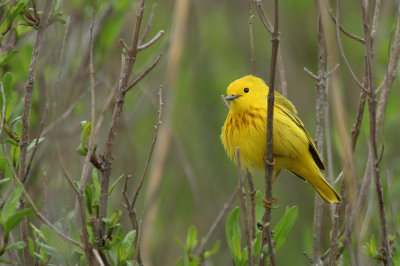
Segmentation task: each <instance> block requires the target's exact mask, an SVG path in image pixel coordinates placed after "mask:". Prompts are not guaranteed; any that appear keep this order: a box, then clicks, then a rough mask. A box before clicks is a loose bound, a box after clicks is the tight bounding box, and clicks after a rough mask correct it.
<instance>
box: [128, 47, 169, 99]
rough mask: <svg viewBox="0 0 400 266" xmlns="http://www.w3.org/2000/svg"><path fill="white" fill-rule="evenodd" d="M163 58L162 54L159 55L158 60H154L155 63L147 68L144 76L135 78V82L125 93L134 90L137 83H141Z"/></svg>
mask: <svg viewBox="0 0 400 266" xmlns="http://www.w3.org/2000/svg"><path fill="white" fill-rule="evenodd" d="M161 57H162V54H159V55H158V56H157V57H156V59H155V60H154V62H153V63H152V64H151V65H150V66H149V67H148V68H146V69H145V70H144V71H143V73H142V74H140V75H139V76H138V77H137V78H135V80H134V81H132V83H131V84H129V86H128V87H127V88H126V89H125V91H129V90H130V89H132V88H133V87H134V86H135V85H136V84H137V83H139V81H141V80H142V79H143V78H144V77H145V76H146V75H147V74H148V73H149V72H150V71H151V70H152V69H153V68H154V67H155V66H156V65H157V64H158V61H160V59H161Z"/></svg>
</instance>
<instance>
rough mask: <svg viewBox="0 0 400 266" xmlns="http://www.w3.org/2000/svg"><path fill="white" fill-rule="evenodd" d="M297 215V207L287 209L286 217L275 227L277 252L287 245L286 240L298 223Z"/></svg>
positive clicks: (274, 237)
mask: <svg viewBox="0 0 400 266" xmlns="http://www.w3.org/2000/svg"><path fill="white" fill-rule="evenodd" d="M297 214H298V209H297V207H296V206H293V207H290V208H286V210H285V214H284V216H283V217H282V219H281V220H280V221H279V223H278V224H277V225H276V226H275V228H274V236H273V239H274V241H275V249H276V250H278V248H279V247H280V246H282V244H283V243H285V241H286V238H287V237H288V235H289V234H290V232H291V231H292V229H293V226H294V223H295V222H296V219H297Z"/></svg>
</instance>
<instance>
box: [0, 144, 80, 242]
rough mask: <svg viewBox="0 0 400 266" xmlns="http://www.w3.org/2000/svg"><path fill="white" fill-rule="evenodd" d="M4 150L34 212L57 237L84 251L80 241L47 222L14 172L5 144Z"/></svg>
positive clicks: (15, 175)
mask: <svg viewBox="0 0 400 266" xmlns="http://www.w3.org/2000/svg"><path fill="white" fill-rule="evenodd" d="M2 148H3V152H4V154H5V155H6V156H5V157H6V160H7V163H8V167H9V169H10V170H11V173H12V174H13V176H14V181H15V182H16V183H17V184H21V185H22V186H23V190H22V194H24V197H25V198H26V200H27V201H28V202H29V204H30V205H31V207H32V209H33V211H34V212H35V214H36V216H37V217H38V218H39V219H40V220H41V221H42V222H43V223H45V224H46V225H47V226H49V227H50V228H51V229H52V230H53V231H54V232H55V233H56V234H57V235H59V236H60V237H61V238H63V239H64V240H66V241H68V242H70V243H72V244H74V245H76V246H78V247H79V248H81V249H83V246H82V244H81V243H79V242H78V241H76V240H74V239H72V238H70V237H69V236H67V235H65V234H64V233H63V232H61V231H60V230H59V229H58V228H57V227H55V226H54V225H53V224H52V223H51V222H50V221H49V220H47V218H46V217H45V216H44V215H43V214H42V213H41V212H40V211H39V209H38V208H37V207H36V205H35V203H34V202H33V200H32V198H31V197H30V195H29V193H28V192H27V191H26V189H25V186H24V184H23V183H22V182H21V181H20V180H19V179H18V175H17V173H16V172H15V170H14V167H13V166H12V164H11V162H10V158H9V154H8V152H7V150H6V148H5V146H4V144H3V145H2Z"/></svg>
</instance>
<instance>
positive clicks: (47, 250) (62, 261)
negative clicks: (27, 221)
mask: <svg viewBox="0 0 400 266" xmlns="http://www.w3.org/2000/svg"><path fill="white" fill-rule="evenodd" d="M36 243H37V244H38V245H39V246H40V247H41V249H42V250H43V252H44V253H46V254H47V255H50V256H52V257H53V258H55V259H56V261H57V262H58V263H60V264H61V265H68V263H67V260H66V259H65V258H64V256H63V255H62V254H61V252H59V251H58V250H57V249H56V248H54V247H51V246H48V245H46V244H44V243H42V242H39V241H36Z"/></svg>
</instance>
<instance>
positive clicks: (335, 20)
mask: <svg viewBox="0 0 400 266" xmlns="http://www.w3.org/2000/svg"><path fill="white" fill-rule="evenodd" d="M324 4H325V6H326V9H327V10H328V14H329V16H330V17H331V19H332V21H333V22H334V23H335V24H337V25H338V26H339V29H340V30H341V31H342V32H343V33H344V34H346V35H347V36H349V37H350V38H352V39H354V40H356V41H358V42H360V43H363V44H364V43H365V40H364V39H363V38H361V37H358V36H357V35H354V34H352V33H350V32H348V31H347V30H346V29H345V28H343V26H342V25H340V24H339V23H338V21H337V18H336V17H335V15H334V14H333V12H332V8H331V7H330V6H329V3H328V1H327V0H324ZM336 16H338V14H336Z"/></svg>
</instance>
